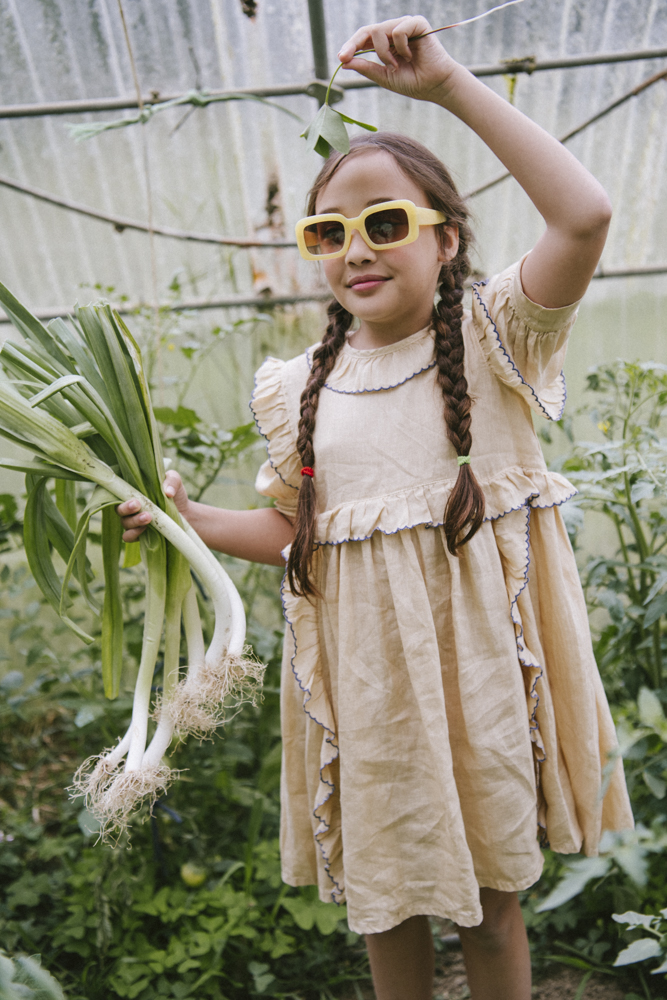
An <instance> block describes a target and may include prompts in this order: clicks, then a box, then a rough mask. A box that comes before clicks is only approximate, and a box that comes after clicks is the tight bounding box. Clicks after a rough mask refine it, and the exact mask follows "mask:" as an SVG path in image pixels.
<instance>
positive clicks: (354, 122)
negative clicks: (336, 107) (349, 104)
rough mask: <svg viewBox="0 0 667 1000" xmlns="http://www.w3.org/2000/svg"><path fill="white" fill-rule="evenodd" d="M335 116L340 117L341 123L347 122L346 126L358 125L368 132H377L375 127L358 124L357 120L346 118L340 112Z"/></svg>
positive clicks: (363, 123)
mask: <svg viewBox="0 0 667 1000" xmlns="http://www.w3.org/2000/svg"><path fill="white" fill-rule="evenodd" d="M336 114H337V115H340V117H341V118H342V119H343V121H344V122H347V123H348V125H359V126H361V128H365V129H367V130H368V131H369V132H377V126H375V125H369V124H368V122H360V121H359V120H358V119H357V118H348V117H347V115H344V114H343V112H342V111H337V112H336Z"/></svg>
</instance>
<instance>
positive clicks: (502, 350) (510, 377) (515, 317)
mask: <svg viewBox="0 0 667 1000" xmlns="http://www.w3.org/2000/svg"><path fill="white" fill-rule="evenodd" d="M526 256H527V254H526V255H524V257H522V258H521V260H520V261H519V262H518V263H516V264H513V265H512V266H511V267H508V268H507V269H506V270H505V271H502V272H501V273H500V274H497V275H495V277H493V278H491V279H489V280H488V281H486V282H478V283H476V284H474V285H473V322H474V325H475V329H476V331H477V334H478V336H479V339H480V344H481V347H482V350H483V352H484V354H485V356H486V359H487V362H488V364H489V366H490V368H491V370H492V371H493V372H494V374H495V375H496V376H497V377H498V378H499V379H500V381H501V382H503V383H504V384H505V385H508V386H510V388H512V389H515V390H516V391H517V392H518V393H519V394H520V395H521V396H523V398H524V399H525V401H526V402H527V403H528V405H529V406H530V407H532V409H533V410H535V411H536V412H537V413H539V414H541V416H544V417H547V418H548V419H549V420H559V419H560V417H561V415H562V413H563V408H564V406H565V399H566V395H567V392H566V388H565V376H564V375H563V363H564V361H565V352H566V350H567V341H568V337H569V334H570V330H571V329H572V327H573V325H574V322H575V319H576V316H577V310H578V308H579V302H573V303H572V305H568V306H562V307H561V308H558V309H547V308H545V307H544V306H540V305H538V304H537V303H535V302H532V301H531V299H529V298H528V297H527V295H526V294H525V293H524V291H523V287H522V285H521V265H522V264H523V261H524V260H525V257H526Z"/></svg>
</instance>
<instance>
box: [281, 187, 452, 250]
mask: <svg viewBox="0 0 667 1000" xmlns="http://www.w3.org/2000/svg"><path fill="white" fill-rule="evenodd" d="M391 208H402V209H404V210H405V213H406V215H407V217H408V227H409V228H408V235H407V236H406V237H404V238H403V239H402V240H397V241H396V243H373V242H372V241H371V239H370V237H369V235H368V233H367V232H366V229H365V226H364V223H365V221H366V219H367V218H368V216H369V215H373V214H374V213H375V212H386V211H387V210H388V209H391ZM446 221H447V216H446V215H443V213H442V212H438V211H437V210H436V209H435V208H419V207H418V206H417V205H415V203H414V202H412V201H408V200H407V199H406V198H402V199H399V200H397V201H382V202H380V203H379V204H377V205H369V206H368V208H365V209H364V210H363V212H362V213H361V215H358V216H357V217H356V219H348V218H346V216H344V215H340V214H339V213H338V212H327V213H325V214H324V215H307V216H306V218H305V219H300V220H299V221H298V222H297V224H296V242H297V245H298V247H299V253H300V254H301V256H302V257H303V259H304V260H315V261H317V260H333V259H334V258H336V257H344V256H345V254H346V253H347V251H348V250H349V248H350V243H351V242H352V234H353V233H354V232H355V230H356V232H358V233H359V234H360V235H361V238H362V239H363V241H364V242H365V243H366V244H367V245H368V246H369V247H370V248H371V249H372V250H395V249H396V248H397V247H402V246H405V245H406V243H414V241H415V240H416V239H417V237H418V236H419V227H420V226H438V225H441V224H442V223H443V222H446ZM317 222H342V224H343V228H344V230H345V240H344V242H343V246H342V247H341V248H340V250H336V251H335V253H322V254H312V253H309V251H308V247H307V245H306V226H312V225H314V224H315V223H317Z"/></svg>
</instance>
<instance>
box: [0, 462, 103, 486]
mask: <svg viewBox="0 0 667 1000" xmlns="http://www.w3.org/2000/svg"><path fill="white" fill-rule="evenodd" d="M0 469H11V470H12V472H27V473H32V474H34V475H36V476H53V478H54V479H55V480H56V481H57V480H58V479H70V480H72V481H73V482H78V483H81V482H86V480H84V479H83V478H82V477H81V476H78V475H77V474H76V472H70V471H69V470H68V469H61V468H60V466H59V465H49V464H48V462H28V461H25V462H24V461H22V460H21V459H18V458H0Z"/></svg>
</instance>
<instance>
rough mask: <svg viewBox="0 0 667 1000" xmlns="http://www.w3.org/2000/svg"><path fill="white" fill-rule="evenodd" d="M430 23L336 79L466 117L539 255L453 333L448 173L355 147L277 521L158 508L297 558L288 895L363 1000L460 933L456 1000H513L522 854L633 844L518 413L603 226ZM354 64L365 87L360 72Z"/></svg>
mask: <svg viewBox="0 0 667 1000" xmlns="http://www.w3.org/2000/svg"><path fill="white" fill-rule="evenodd" d="M429 30H430V28H429V25H428V23H427V22H426V21H425V20H424V18H422V17H401V18H398V19H396V20H391V21H385V22H383V23H381V24H374V25H371V26H369V27H364V28H361V29H360V30H359V31H357V33H356V34H355V35H353V37H352V38H351V39H350V40H349V42H347V43H346V44H345V45H344V46H343V48H342V50H341V52H340V53H339V57H340V59H341V61H342V62H343V63H344V64H345V66H346V67H347V68H349V69H354V70H356V71H357V72H359V73H361V74H362V75H363V76H366V77H368V78H369V79H371V80H373V81H375V82H376V83H378V84H380V85H381V86H383V87H386V88H388V89H390V90H394V91H396V92H398V93H401V94H407V95H409V96H411V97H414V98H416V99H418V100H428V101H432V102H433V103H435V104H440V105H441V106H442V107H443V108H445V109H446V110H447V111H449V112H451V113H453V114H455V115H456V116H457V117H459V118H461V119H462V120H463V121H464V122H466V124H467V125H469V126H470V127H471V128H472V129H474V130H475V132H477V134H478V135H479V136H480V137H481V138H482V139H483V140H484V141H485V142H486V143H487V144H488V145H489V146H490V148H491V149H492V150H493V152H494V153H495V154H496V155H497V156H498V157H499V158H500V159H501V160H502V162H503V163H504V164H505V166H506V167H507V168H508V169H509V170H511V171H512V173H513V174H514V176H515V178H516V179H517V181H518V182H519V183H520V184H521V185H522V187H523V188H524V190H525V191H526V193H527V194H528V196H529V197H530V198H531V199H532V201H533V203H534V204H535V206H536V208H537V209H538V211H539V212H540V213H541V215H542V216H543V218H544V221H545V223H546V229H545V232H544V234H543V235H542V237H541V238H540V240H539V241H538V243H537V245H536V246H535V247H534V248H533V249H532V250H531V251H530V253H528V254H526V255H525V256H524V257H523V258H522V260H521V261H519V263H517V264H515V265H513V266H512V267H509V268H508V269H507V270H506V271H504V272H503V273H502V274H499V275H497V276H496V277H494V278H492V279H491V280H490V281H488V282H486V283H481V284H478V285H475V286H473V309H472V313H471V314H470V313H464V311H463V308H462V304H461V303H462V297H463V284H464V281H465V279H466V276H467V275H468V273H469V261H468V248H469V245H470V239H471V237H470V231H469V229H468V223H467V216H466V209H465V205H464V204H463V202H462V200H461V198H460V197H459V195H458V194H457V192H456V189H455V187H454V184H453V183H452V180H451V178H450V176H449V174H448V172H447V170H446V169H445V168H444V166H443V165H442V164H441V163H440V162H439V160H437V159H436V158H435V157H434V156H433V155H432V154H431V153H429V151H428V150H427V149H425V148H424V147H423V146H421V145H420V144H419V143H416V142H413V141H412V140H409V139H407V138H403V137H400V136H397V135H391V134H388V133H384V134H383V133H378V134H377V135H374V136H371V137H366V138H358V139H355V140H354V141H353V142H352V148H351V150H350V153H349V154H347V155H346V156H341V155H338V154H336V155H333V156H332V157H331V158H330V159H329V160H328V161H327V162H326V163H325V165H324V167H323V168H322V171H321V172H320V174H319V176H318V178H317V179H316V181H315V184H314V186H313V188H312V191H311V195H310V202H309V207H308V218H306V219H304V220H302V221H301V222H300V223H299V224H298V226H297V237H298V240H299V245H300V248H301V252H302V255H303V256H305V257H306V258H307V259H309V260H313V261H316V260H321V261H323V266H324V270H325V274H326V276H327V279H328V281H329V284H330V285H331V290H332V292H333V294H334V300H333V302H332V303H331V305H330V306H329V310H328V312H329V325H328V327H327V329H326V332H325V334H324V337H323V339H322V343H321V344H320V345H318V346H316V347H314V348H311V349H310V350H308V351H307V352H306V353H305V354H304V355H302V356H300V357H298V358H295V359H294V360H293V361H290V362H288V363H287V364H285V363H283V362H281V361H277V360H276V359H274V358H269V359H268V360H267V361H266V362H265V363H264V365H262V367H261V368H260V370H259V372H258V374H257V380H256V388H255V392H254V396H253V402H252V408H253V411H254V413H255V417H256V419H257V422H258V425H259V428H260V430H261V431H262V433H263V434H264V435H265V436H266V437H267V438H268V452H269V460H268V461H267V462H266V463H265V464H264V466H263V467H262V469H261V470H260V472H259V475H258V479H257V488H258V490H259V492H260V493H263V494H265V495H267V496H271V497H273V498H274V499H275V506H274V507H273V508H269V509H263V510H252V511H222V510H218V509H215V508H213V507H208V506H206V505H204V504H198V503H193V502H192V501H189V500H188V498H187V496H186V493H185V490H184V488H183V485H182V483H181V480H180V477H179V476H178V474H177V473H176V472H169V473H168V475H167V480H166V484H165V492H166V493H167V495H169V496H173V497H174V499H175V501H176V504H177V506H178V508H179V510H180V511H181V512H182V513H183V515H184V516H185V517H186V518H187V519H188V521H189V522H190V523H191V524H192V525H193V526H194V527H195V528H196V530H197V531H198V532H199V534H200V535H201V536H202V537H203V538H204V540H205V541H206V542H207V544H208V545H210V546H211V547H212V548H214V549H217V550H219V551H221V552H226V553H228V554H230V555H233V556H239V557H241V558H244V559H251V560H256V561H260V562H266V563H272V564H275V565H280V564H281V563H282V562H283V553H284V555H285V557H286V558H287V559H288V562H287V573H286V579H285V583H284V585H283V603H284V609H285V617H286V619H287V623H288V626H289V627H288V629H287V638H286V642H285V654H284V662H283V684H282V723H283V773H282V819H281V823H282V837H281V849H282V864H283V877H284V879H285V881H286V882H287V883H289V884H290V885H310V884H313V883H315V884H318V885H319V887H320V893H321V897H322V899H324V900H329V899H333V900H335V901H337V902H340V901H342V900H343V899H345V900H346V901H347V907H348V919H349V923H350V926H351V928H352V929H353V930H355V931H358V932H360V933H364V934H365V935H366V940H367V943H368V951H369V956H370V962H371V969H372V973H373V980H374V984H375V990H376V994H377V997H378V998H379V1000H426V998H429V997H431V995H432V985H433V948H432V939H431V934H430V930H429V925H428V920H427V918H428V916H429V915H434V916H439V917H449V918H451V919H452V920H454V921H455V922H456V924H457V925H458V927H459V929H460V934H461V941H462V945H463V953H464V957H465V961H466V967H467V971H468V978H469V984H470V989H471V994H472V997H473V998H474V1000H528V998H529V997H530V992H531V986H530V961H529V954H528V944H527V940H526V934H525V929H524V926H523V920H522V917H521V911H520V909H519V903H518V898H517V895H516V893H517V890H520V889H525V888H526V887H527V886H530V885H532V884H533V883H534V882H535V881H536V880H537V878H538V877H539V874H540V871H541V867H542V857H541V852H540V849H539V845H538V837H537V834H538V831H539V834H540V839H541V840H542V842H547V840H548V841H549V842H550V843H551V846H552V847H553V848H554V849H555V850H556V851H559V852H561V853H568V852H570V853H571V852H577V851H579V850H584V851H585V852H586V853H587V854H594V853H595V852H596V851H597V846H598V841H599V838H600V833H601V830H602V829H604V828H611V829H619V828H623V827H628V826H631V825H632V815H631V812H630V808H629V803H628V798H627V793H626V790H625V785H624V781H623V774H622V770H621V767H620V762H619V765H618V767H617V769H616V770H615V772H614V775H613V777H612V781H611V783H610V785H609V789H608V791H607V793H606V795H605V797H604V800H603V801H601V800H600V782H601V768H602V765H603V764H604V762H605V760H606V755H607V753H608V752H609V751H610V750H611V749H612V748H613V747H614V746H615V737H614V729H613V725H612V722H611V718H610V714H609V710H608V707H607V704H606V701H605V697H604V693H603V690H602V685H601V682H600V678H599V675H598V673H597V669H596V665H595V661H594V659H593V653H592V648H591V643H590V637H589V633H588V626H587V617H586V607H585V603H584V599H583V595H582V592H581V588H580V585H579V580H578V575H577V570H576V565H575V562H574V557H573V555H572V551H571V548H570V545H569V542H568V538H567V534H566V532H565V530H564V527H563V522H562V519H561V516H560V513H559V510H558V505H559V504H560V503H562V502H563V501H565V500H567V498H568V497H569V496H571V495H572V494H573V493H574V490H573V488H572V487H571V486H570V484H569V483H568V482H567V481H566V480H565V479H563V477H562V476H559V475H557V474H555V473H550V472H548V471H547V469H546V466H545V463H544V460H543V457H542V454H541V451H540V447H539V444H538V442H537V438H536V435H535V432H534V430H533V426H532V420H531V409H532V410H535V411H537V412H538V413H540V414H542V415H543V416H546V417H549V418H551V419H558V417H559V416H560V414H561V411H562V406H563V402H564V399H565V386H564V381H563V377H562V374H561V367H562V362H563V357H564V353H565V343H566V340H567V335H568V333H569V331H570V328H571V327H572V324H573V322H574V318H575V314H576V310H577V304H578V300H579V299H580V298H581V296H582V295H583V293H584V292H585V290H586V287H587V285H588V283H589V281H590V278H591V276H592V274H593V272H594V270H595V267H596V265H597V262H598V259H599V257H600V253H601V251H602V247H603V245H604V241H605V236H606V232H607V227H608V225H609V218H610V207H609V201H608V199H607V196H606V194H605V192H604V191H603V190H602V188H601V187H600V185H599V184H598V183H597V181H596V180H595V179H594V178H593V177H592V176H591V175H590V174H589V173H588V172H587V171H586V170H585V169H584V168H583V167H582V166H581V165H580V164H579V163H578V162H577V161H576V160H575V159H574V158H573V157H572V156H571V155H570V154H569V153H568V152H567V150H565V149H564V148H563V147H562V146H561V145H560V144H559V143H558V142H557V141H556V140H554V139H552V138H551V136H549V135H547V134H546V133H545V132H543V131H542V129H540V128H538V126H537V125H535V124H533V123H532V122H531V121H529V120H528V119H527V118H525V117H524V116H523V115H522V114H520V113H519V112H518V111H517V110H516V109H515V108H513V107H512V106H511V105H509V104H507V103H506V102H505V101H503V100H502V99H501V98H499V97H497V96H496V95H495V94H494V93H492V92H491V91H490V90H488V89H487V88H486V87H485V86H484V85H483V84H482V83H480V82H479V81H478V80H477V79H475V77H473V76H471V75H470V74H469V73H468V72H467V71H466V70H465V69H464V68H463V67H462V66H460V65H458V64H457V63H456V62H454V60H453V59H452V58H451V57H450V56H449V55H448V54H447V53H446V52H445V50H444V49H443V47H442V45H441V44H440V42H439V41H438V40H437V38H436V36H433V35H431V36H429V37H426V38H421V39H419V40H417V36H420V35H423V34H424V33H425V32H427V31H429ZM370 47H373V48H374V49H375V51H376V53H377V54H378V56H379V58H380V60H381V64H380V65H378V64H376V63H372V62H369V61H367V60H365V59H363V58H360V57H358V56H355V54H354V53H355V52H356V51H357V50H359V49H368V48H370ZM436 295H437V297H438V301H437V305H436V306H435V308H434V306H433V302H434V299H435V298H436ZM443 409H444V417H443ZM118 511H119V513H120V514H121V515H122V516H123V518H124V524H125V528H126V531H125V534H124V536H123V537H124V538H125V539H126V540H127V541H132V540H134V539H135V538H136V537H137V536H138V534H139V533H140V532H141V530H143V527H144V526H145V524H146V523H147V522H148V521H149V520H150V515H148V514H145V513H143V514H142V513H137V507H136V506H133V502H132V501H129V502H127V503H124V504H121V505H120V507H119V508H118ZM529 568H530V573H529Z"/></svg>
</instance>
